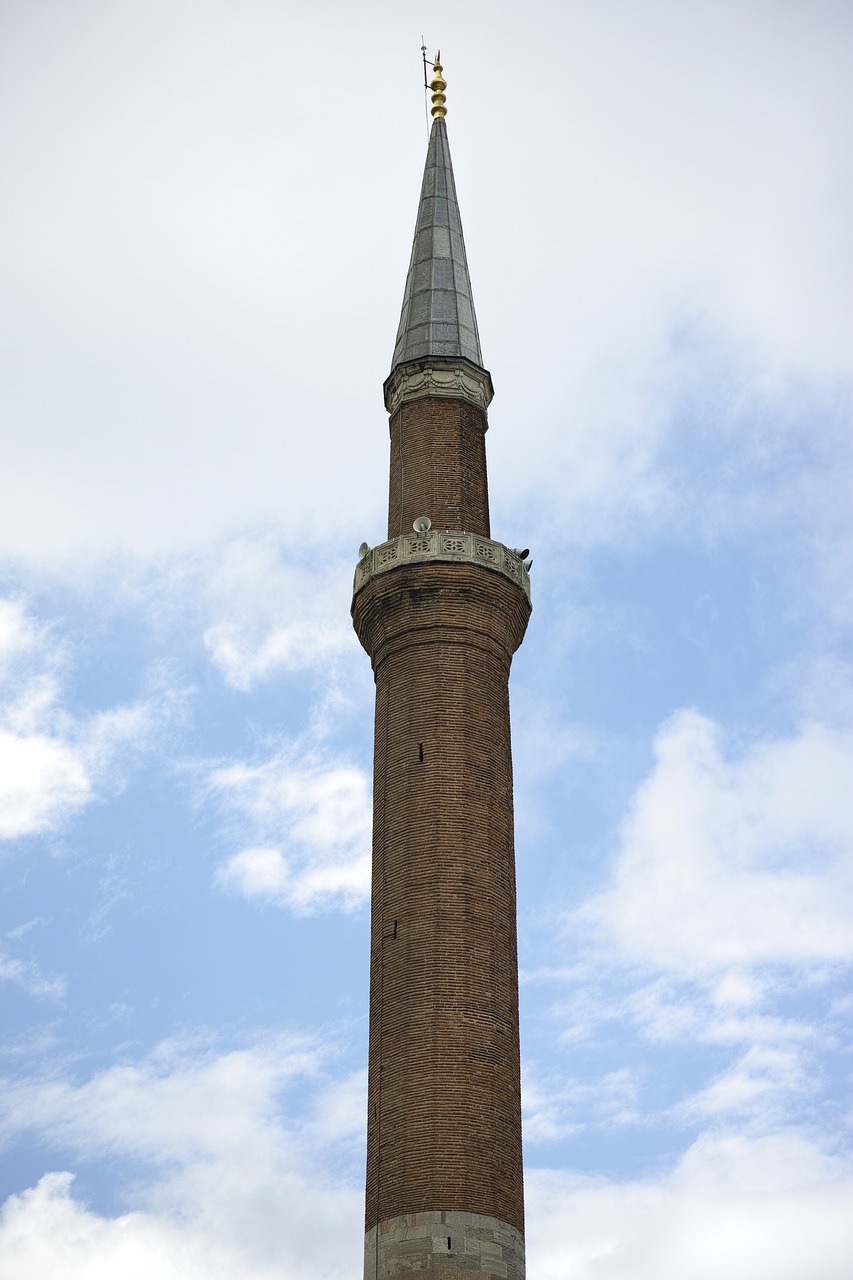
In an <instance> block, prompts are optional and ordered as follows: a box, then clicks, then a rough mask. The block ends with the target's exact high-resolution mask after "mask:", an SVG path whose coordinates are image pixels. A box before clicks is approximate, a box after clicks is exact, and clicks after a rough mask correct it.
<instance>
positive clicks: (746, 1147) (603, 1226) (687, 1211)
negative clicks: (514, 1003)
mask: <svg viewBox="0 0 853 1280" xmlns="http://www.w3.org/2000/svg"><path fill="white" fill-rule="evenodd" d="M526 1186H527V1205H528V1227H527V1246H528V1271H529V1274H531V1275H535V1276H537V1277H538V1278H539V1280H683V1277H684V1276H690V1278H691V1280H719V1277H720V1276H727V1277H729V1280H847V1277H848V1275H849V1272H850V1258H851V1256H853V1222H851V1216H850V1212H849V1207H850V1202H851V1198H853V1171H851V1168H850V1166H849V1164H847V1163H846V1162H845V1161H843V1160H841V1159H839V1158H838V1157H836V1156H833V1155H831V1154H827V1153H826V1152H824V1151H822V1150H821V1149H820V1148H819V1147H818V1146H817V1145H816V1144H815V1143H814V1142H812V1141H811V1140H810V1139H809V1138H808V1137H807V1136H805V1135H802V1134H798V1133H780V1134H777V1135H774V1136H771V1137H764V1138H758V1139H750V1138H747V1137H742V1136H740V1137H737V1136H712V1135H710V1134H706V1135H704V1136H702V1137H701V1138H700V1139H699V1140H698V1141H697V1142H696V1143H695V1144H694V1145H693V1146H692V1147H691V1148H690V1149H689V1150H688V1151H687V1152H686V1153H685V1155H684V1156H683V1157H682V1159H681V1160H680V1161H679V1163H678V1164H677V1166H676V1167H675V1168H674V1169H673V1170H672V1171H671V1172H668V1173H664V1174H659V1175H654V1174H652V1175H648V1176H645V1177H640V1178H637V1179H635V1180H625V1181H621V1182H616V1181H609V1180H606V1179H603V1178H585V1177H581V1176H578V1175H572V1174H563V1173H557V1172H553V1173H552V1172H548V1171H544V1170H532V1171H531V1172H529V1174H528V1176H527V1182H526Z"/></svg>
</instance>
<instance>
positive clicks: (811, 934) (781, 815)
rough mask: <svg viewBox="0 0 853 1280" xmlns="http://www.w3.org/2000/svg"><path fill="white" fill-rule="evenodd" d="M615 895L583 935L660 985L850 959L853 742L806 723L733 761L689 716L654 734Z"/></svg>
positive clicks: (590, 916)
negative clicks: (670, 976)
mask: <svg viewBox="0 0 853 1280" xmlns="http://www.w3.org/2000/svg"><path fill="white" fill-rule="evenodd" d="M655 755H656V763H655V766H654V769H653V770H652V772H651V774H650V775H649V777H648V778H647V779H646V780H645V782H644V783H643V784H642V786H641V787H640V788H639V790H638V791H637V794H636V796H635V798H634V802H633V804H632V806H631V812H630V814H629V816H628V818H627V819H626V821H625V822H624V824H623V826H622V830H621V834H620V841H619V848H618V851H617V856H616V859H615V862H614V866H613V874H612V879H611V882H610V884H609V886H608V887H607V888H606V889H605V890H603V891H602V892H601V893H599V894H596V895H595V896H593V897H592V898H591V899H590V900H589V901H588V902H587V903H586V904H585V905H584V906H583V908H582V909H581V910H580V912H579V913H578V916H577V920H578V923H580V924H583V925H586V926H587V927H589V928H591V929H592V930H593V931H594V932H595V933H597V934H600V936H602V937H603V938H607V939H608V940H609V944H610V945H615V946H616V947H617V948H618V950H619V952H620V953H621V954H622V955H623V956H624V957H625V958H626V959H630V960H631V961H634V962H636V963H639V964H645V965H648V966H650V967H652V968H655V969H658V970H660V971H663V972H670V971H671V972H674V973H678V974H681V975H686V974H693V975H700V974H705V975H709V974H713V973H714V972H718V973H720V974H722V973H724V972H727V971H728V970H730V969H732V968H738V967H741V968H745V969H748V968H749V966H751V965H753V964H768V963H769V964H782V965H803V964H817V965H821V964H832V963H849V962H850V961H851V960H853V792H851V790H850V785H849V782H850V777H851V776H853V741H851V739H850V738H849V736H848V735H846V734H841V733H838V732H834V731H830V730H828V729H826V728H824V727H822V726H821V725H819V724H810V725H806V726H804V727H803V728H802V730H801V731H800V732H799V733H798V734H797V735H796V736H794V737H791V738H789V739H777V740H766V741H759V742H757V743H755V744H753V745H751V746H748V747H747V748H746V749H745V750H744V749H741V750H740V751H735V750H732V749H731V748H729V750H728V752H727V751H726V744H725V742H724V737H723V734H722V731H721V730H720V728H719V726H717V725H716V724H714V723H713V722H712V721H711V720H709V719H708V718H707V717H705V716H701V715H699V714H698V713H697V712H694V711H682V712H679V713H678V714H677V715H675V716H674V717H673V718H672V719H671V720H670V721H669V722H668V723H667V724H666V725H664V727H663V728H662V730H661V732H660V734H659V735H658V738H657V741H656V744H655Z"/></svg>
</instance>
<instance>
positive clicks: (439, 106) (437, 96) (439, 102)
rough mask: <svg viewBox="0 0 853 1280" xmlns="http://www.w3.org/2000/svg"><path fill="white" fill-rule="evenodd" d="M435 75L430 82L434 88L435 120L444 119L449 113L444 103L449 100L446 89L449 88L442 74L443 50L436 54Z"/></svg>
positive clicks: (433, 110)
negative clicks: (445, 92)
mask: <svg viewBox="0 0 853 1280" xmlns="http://www.w3.org/2000/svg"><path fill="white" fill-rule="evenodd" d="M432 69H433V72H434V74H433V77H432V80H430V82H429V87H430V89H432V107H431V108H430V111H431V114H432V117H433V119H434V120H443V119H444V117H445V116H446V115H447V107H446V106H445V105H444V104H445V102H446V101H447V98H446V97H445V94H444V91H445V89H446V88H447V81H446V80H445V78H444V76H443V75H442V74H441V73H442V71H443V70H444V68H443V67H442V65H441V50H440V49H439V51H438V53H437V54H436V55H435V63H434V64H433V68H432Z"/></svg>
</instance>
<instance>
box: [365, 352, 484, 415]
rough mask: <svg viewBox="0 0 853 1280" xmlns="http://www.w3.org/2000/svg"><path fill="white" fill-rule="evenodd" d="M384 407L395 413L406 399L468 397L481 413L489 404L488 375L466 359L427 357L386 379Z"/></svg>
mask: <svg viewBox="0 0 853 1280" xmlns="http://www.w3.org/2000/svg"><path fill="white" fill-rule="evenodd" d="M384 392H385V408H386V409H387V410H388V412H389V413H391V414H393V413H396V412H397V410H398V409H399V407H400V405H401V404H405V403H406V401H408V400H422V399H423V398H424V396H430V397H431V398H433V399H435V398H438V399H439V400H441V399H452V400H468V401H469V402H470V403H471V404H474V405H476V406H477V408H478V409H482V410H483V411H484V412H485V410H486V409H488V407H489V404H490V403H491V399H492V396H493V395H494V389H493V387H492V377H491V374H490V373H487V371H486V370H485V369H481V368H480V367H479V365H475V364H472V363H471V362H470V360H462V359H446V360H442V359H441V358H440V357H435V356H433V357H428V358H426V359H424V360H421V361H418V362H417V363H412V364H404V365H400V366H398V368H396V369H395V370H394V372H393V373H392V374H391V376H390V377H389V378H388V379H387V380H386V382H385V387H384Z"/></svg>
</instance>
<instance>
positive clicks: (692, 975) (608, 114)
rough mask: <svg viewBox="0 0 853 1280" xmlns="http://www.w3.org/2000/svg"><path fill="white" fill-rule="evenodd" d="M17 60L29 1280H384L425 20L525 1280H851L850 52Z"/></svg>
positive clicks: (48, 23)
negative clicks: (513, 628) (390, 750)
mask: <svg viewBox="0 0 853 1280" xmlns="http://www.w3.org/2000/svg"><path fill="white" fill-rule="evenodd" d="M2 10H3V26H4V36H3V41H2V51H0V60H2V67H0V71H2V74H0V86H2V87H0V96H2V103H0V120H2V122H3V123H2V125H0V163H2V169H3V172H4V175H5V182H4V187H5V194H4V199H3V201H2V207H0V277H2V282H3V284H2V288H3V296H4V306H3V308H2V317H0V325H2V328H3V333H2V342H0V363H2V370H0V423H2V429H3V441H4V467H3V469H2V473H0V556H2V559H0V575H2V577H0V765H2V767H0V852H2V866H1V867H0V869H2V885H3V892H2V898H0V902H2V918H1V919H0V979H2V984H0V995H2V1001H3V1009H4V1014H3V1027H4V1033H3V1041H2V1060H0V1076H2V1081H3V1085H2V1093H0V1135H1V1136H2V1153H3V1158H2V1185H1V1186H0V1204H2V1206H3V1207H2V1212H1V1213H0V1256H2V1257H3V1259H4V1263H3V1275H4V1280H5V1277H6V1276H8V1277H9V1278H10V1280H21V1278H23V1277H27V1280H34V1278H35V1280H48V1278H52V1277H59V1276H62V1277H63V1280H66V1278H68V1277H70V1278H71V1280H99V1278H100V1277H101V1276H106V1275H107V1274H109V1275H111V1276H112V1275H115V1274H117V1273H118V1272H120V1273H121V1274H122V1275H123V1276H126V1277H128V1278H129V1280H136V1277H140V1278H141V1277H143V1276H145V1277H148V1276H150V1275H151V1274H153V1273H156V1274H157V1275H159V1276H162V1277H164V1280H178V1277H180V1280H196V1277H199V1278H200V1277H202V1276H204V1277H211V1276H219V1275H222V1276H224V1275H226V1274H227V1275H228V1276H229V1277H235V1276H236V1277H240V1278H241V1280H273V1278H275V1280H290V1278H291V1277H294V1278H295V1277H297V1276H298V1277H299V1278H300V1280H321V1278H325V1277H331V1276H336V1277H339V1276H347V1277H353V1278H355V1277H356V1276H359V1275H360V1268H361V1247H362V1177H363V1159H364V1094H365V1070H364V1067H365V1061H366V1047H367V1046H366V1039H367V1029H366V1015H367V949H368V918H367V910H366V903H367V894H368V892H369V865H368V852H369V833H370V808H369V792H370V768H371V754H372V743H371V733H372V681H371V676H370V671H369V664H368V661H367V659H366V657H365V655H364V654H363V653H362V652H361V650H360V649H359V647H358V644H357V642H356V640H355V637H354V634H353V633H352V630H351V627H350V622H349V616H348V610H349V603H350V593H351V581H352V571H353V567H354V563H355V559H356V554H357V548H358V545H359V543H360V542H361V541H362V540H363V539H366V540H368V541H369V542H376V541H379V540H381V538H382V536H383V530H384V513H385V511H386V502H387V487H386V486H387V475H386V468H387V434H386V432H387V428H386V417H385V414H384V411H383V406H382V396H381V385H382V381H383V379H384V377H385V376H386V374H387V372H388V365H389V361H390V356H391V350H392V346H393V340H394V333H395V330H396V324H397V318H398V315H399V307H400V301H401V298H402V291H403V285H404V281H405V272H406V265H407V262H408V254H409V249H410V239H411V233H412V227H413V225H414V217H415V211H416V202H417V195H418V190H419V183H420V175H421V170H422V165H423V160H424V155H425V149H426V125H425V121H424V109H423V100H422V91H421V89H420V77H421V72H420V65H419V45H420V40H421V31H422V29H423V24H424V23H425V22H427V20H428V23H429V27H428V29H427V30H425V31H424V37H425V39H426V42H427V44H428V46H429V47H430V48H431V49H434V48H435V46H436V45H439V44H440V45H441V48H442V52H443V62H444V66H445V74H446V77H447V80H448V109H449V114H448V131H449V137H450V141H451V146H452V149H453V157H454V165H455V171H456V180H457V187H458V192H459V198H460V204H461V209H462V215H463V219H464V225H465V235H466V243H467V249H468V258H469V264H470V268H471V275H472V281H473V288H474V294H475V300H476V304H477V312H478V319H479V325H480V333H481V340H482V345H483V352H484V359H485V361H486V363H487V365H488V367H489V368H490V370H491V372H492V375H493V378H494V382H495V387H496V398H495V401H494V403H493V406H492V409H491V413H490V423H491V427H490V431H489V435H488V437H487V446H488V449H489V464H490V488H491V499H492V527H493V530H494V533H495V536H497V537H498V538H500V539H501V540H503V541H505V542H506V543H508V544H509V545H511V546H515V545H525V546H530V547H531V549H532V555H533V557H534V568H533V587H534V614H533V619H532V622H531V626H530V629H529V631H528V635H527V638H526V640H525V643H524V645H523V647H522V649H521V650H520V651H519V653H518V654H517V656H516V659H515V663H514V667H513V677H512V684H511V692H512V713H513V732H514V757H515V770H516V813H517V859H518V880H519V945H520V964H521V978H522V983H521V1002H522V1047H523V1059H524V1067H523V1070H524V1107H525V1158H526V1194H527V1215H528V1231H527V1239H528V1259H529V1261H528V1265H529V1274H530V1275H531V1276H532V1277H536V1280H651V1277H654V1278H655V1280H676V1278H678V1280H683V1277H684V1276H690V1277H691V1280H705V1278H706V1277H707V1278H708V1280H711V1278H712V1277H713V1280H718V1277H719V1276H720V1275H723V1274H725V1275H727V1276H729V1277H731V1280H846V1278H847V1277H848V1276H849V1270H850V1258H851V1256H853V1230H851V1226H850V1223H849V1217H850V1215H849V1204H850V1201H851V1193H853V1169H851V1144H850V1129H851V1109H850V1077H851V1051H850V1033H849V1027H850V1018H851V1013H853V996H851V994H850V982H849V979H850V967H851V960H853V874H851V873H853V781H851V780H853V672H851V654H850V641H849V638H850V626H851V619H853V604H851V593H850V582H851V571H853V517H851V472H853V467H851V462H853V457H852V456H851V455H853V437H851V431H850V426H851V386H852V385H853V355H851V353H853V343H852V342H851V337H853V315H851V311H853V305H851V303H852V302H853V299H852V298H851V286H852V285H853V272H852V271H851V267H852V266H853V257H851V249H850V236H849V227H850V225H851V223H853V174H851V164H850V146H849V139H850V122H851V118H853V112H852V111H851V108H853V87H851V86H853V76H851V67H850V49H851V47H853V46H851V36H853V31H851V25H853V14H851V11H850V8H849V6H847V5H845V4H840V3H839V4H836V3H829V2H826V0H816V2H815V3H812V4H810V5H808V6H806V5H799V4H793V3H786V2H785V0H777V2H775V3H761V2H760V0H741V2H740V3H738V4H732V3H727V2H726V0H722V2H719V3H713V4H711V3H705V2H704V0H696V2H695V3H691V4H690V5H686V4H678V3H656V2H653V0H633V2H632V3H619V2H618V0H601V2H600V3H597V4H595V5H588V4H580V3H563V4H559V5H557V4H547V3H543V2H541V0H533V3H531V4H529V5H527V6H525V8H524V10H523V12H522V11H519V10H517V8H516V7H515V6H509V5H505V4H502V3H492V4H489V5H484V4H476V3H461V4H456V5H452V6H451V5H447V4H444V3H437V4H434V5H432V6H430V10H429V14H428V15H425V14H422V13H421V12H419V11H418V10H417V9H416V8H415V6H412V5H410V4H409V3H407V2H406V0H404V2H402V3H400V2H398V3H395V4H393V5H391V4H388V3H371V2H370V0H368V2H367V3H366V4H363V5H360V6H359V7H358V8H357V9H354V8H352V7H351V6H344V5H339V4H333V3H323V2H322V0H321V2H320V3H317V4H315V5H313V6H310V7H309V6H307V5H293V6H290V7H287V6H282V5H281V4H273V3H272V2H271V0H270V2H269V3H267V2H264V0H244V2H243V3H241V4H240V5H237V4H235V3H232V2H231V0H223V3H221V4H218V5H216V6H212V5H209V4H201V3H194V2H193V0H178V2H177V3H175V2H174V0H170V3H168V4H167V3H165V2H161V0H153V2H152V0H148V2H146V3H144V4H143V3H137V2H136V0H130V3H128V4H125V5H120V6H119V5H115V4H112V3H106V2H105V0H102V2H101V3H98V2H97V0H64V2H63V3H62V4H59V3H50V2H48V0H36V3H23V2H18V3H15V2H14V0H7V2H6V3H5V4H4V5H3V6H2Z"/></svg>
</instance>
